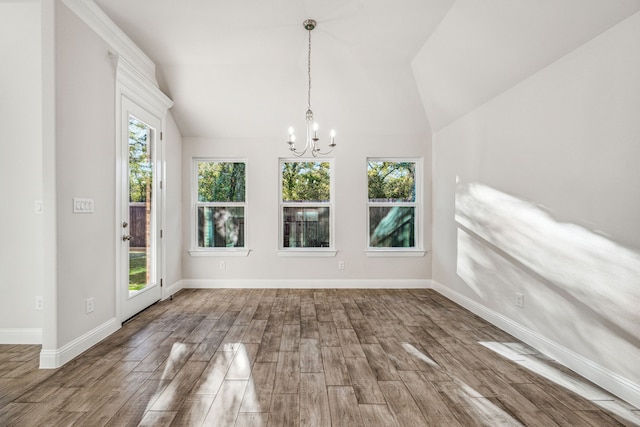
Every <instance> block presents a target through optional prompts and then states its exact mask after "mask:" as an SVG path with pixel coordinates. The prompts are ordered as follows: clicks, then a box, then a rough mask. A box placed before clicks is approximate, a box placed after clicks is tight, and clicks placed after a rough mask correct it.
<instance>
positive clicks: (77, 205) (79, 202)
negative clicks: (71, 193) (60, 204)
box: [73, 197, 93, 213]
mask: <svg viewBox="0 0 640 427" xmlns="http://www.w3.org/2000/svg"><path fill="white" fill-rule="evenodd" d="M73 213H93V199H81V198H80V197H74V198H73Z"/></svg>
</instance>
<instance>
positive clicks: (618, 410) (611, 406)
mask: <svg viewBox="0 0 640 427" xmlns="http://www.w3.org/2000/svg"><path fill="white" fill-rule="evenodd" d="M479 344H481V345H483V346H484V347H486V348H488V349H489V350H491V351H493V352H495V353H497V354H499V355H500V356H502V357H504V358H506V359H508V360H511V361H513V362H515V363H517V364H518V365H520V366H522V367H524V368H526V369H528V370H529V371H531V372H533V373H535V374H537V375H540V376H542V377H544V378H546V379H548V380H549V381H551V382H553V383H555V384H558V385H559V386H561V387H564V388H565V389H567V390H569V391H571V392H573V393H576V394H577V395H579V396H581V397H583V398H585V399H587V400H589V401H591V402H593V403H594V404H595V405H598V406H600V407H601V408H603V409H605V410H607V411H610V412H612V413H614V414H616V415H617V416H618V417H620V418H623V419H625V420H627V421H630V422H633V423H635V424H638V425H640V414H638V412H637V411H634V410H633V409H634V408H633V407H632V406H631V405H628V404H626V403H624V402H621V401H620V400H618V399H617V398H616V397H615V396H613V395H611V394H609V393H607V392H606V391H604V390H602V389H601V388H599V387H597V386H595V385H593V384H591V383H590V382H588V381H587V380H585V379H582V378H581V377H578V376H577V375H576V376H572V375H568V374H567V373H565V372H563V371H562V370H561V369H559V368H558V367H555V366H553V362H552V361H550V360H544V359H541V358H540V357H537V356H535V355H532V354H522V353H520V352H517V351H515V350H513V348H511V347H510V346H509V344H512V343H500V342H494V341H480V342H479Z"/></svg>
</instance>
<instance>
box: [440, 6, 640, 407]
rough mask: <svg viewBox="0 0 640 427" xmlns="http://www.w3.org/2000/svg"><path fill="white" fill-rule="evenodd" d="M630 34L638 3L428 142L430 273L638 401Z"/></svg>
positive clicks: (639, 249) (638, 206) (635, 126)
mask: <svg viewBox="0 0 640 427" xmlns="http://www.w3.org/2000/svg"><path fill="white" fill-rule="evenodd" d="M638 40H640V14H638V13H636V14H635V15H632V16H631V17H630V18H628V19H627V20H625V21H623V22H622V23H620V24H618V25H616V26H614V27H613V28H612V29H610V30H608V31H606V32H604V33H602V34H601V35H599V36H598V37H596V38H594V39H593V40H591V41H589V42H588V43H586V44H585V45H583V46H581V47H579V48H578V49H576V50H575V51H573V52H571V53H569V54H568V55H566V56H564V57H563V58H561V59H560V60H558V61H557V62H555V63H553V64H551V65H550V66H548V67H547V68H545V69H543V70H542V71H540V72H538V73H536V74H534V75H533V76H531V77H529V78H527V79H526V80H524V81H522V82H521V83H519V84H517V85H516V86H514V87H513V88H511V89H509V90H506V91H505V92H503V93H502V94H501V95H499V96H497V97H495V98H493V99H491V100H490V101H488V102H487V103H485V104H484V105H481V106H480V107H477V108H475V109H474V110H472V111H471V112H470V113H468V114H466V115H465V116H463V117H462V118H460V119H458V120H456V121H454V122H453V123H451V124H450V125H449V126H447V127H445V128H443V129H442V130H440V131H439V132H437V133H435V135H434V142H433V144H434V171H433V173H434V175H433V183H434V224H433V230H434V254H433V278H434V280H435V281H437V282H440V283H441V284H442V285H443V286H444V287H443V288H442V290H443V292H445V293H446V294H448V295H450V296H452V297H453V298H454V299H457V300H458V301H461V302H463V303H465V304H467V305H469V306H472V307H474V308H475V309H477V310H479V311H480V312H484V313H493V314H495V317H494V318H501V319H503V320H504V321H505V323H507V324H508V323H509V322H511V321H513V322H515V324H517V325H519V327H516V328H515V329H514V330H515V331H516V332H517V331H518V330H520V331H530V332H531V333H530V334H528V335H527V334H524V335H527V336H528V337H529V338H531V337H534V336H535V337H537V338H538V341H537V344H541V345H543V346H544V345H546V348H545V350H546V351H549V352H551V353H553V352H555V354H554V355H555V356H556V357H559V358H561V359H562V358H564V359H565V360H564V362H566V363H570V364H571V363H574V366H573V367H574V368H578V370H580V369H581V370H582V373H583V374H584V375H586V376H587V377H590V378H592V379H595V380H597V381H600V382H601V384H603V385H605V386H606V387H608V388H610V389H612V390H614V391H615V392H617V393H618V394H620V395H622V396H623V397H624V398H626V399H628V400H630V401H632V403H635V404H636V405H638V404H640V371H639V370H638V360H640V314H639V311H638V306H640V226H639V223H638V212H639V211H640V186H639V185H638V184H639V183H640V167H638V159H640V141H639V139H638V138H639V136H638V135H640V120H638V112H639V111H640V79H638V76H639V75H640V49H638ZM516 292H519V293H522V294H523V295H524V307H523V308H518V307H516V306H515V304H514V302H515V298H514V295H515V293H516ZM545 343H546V344H545ZM582 362H584V363H582ZM585 367H586V368H585Z"/></svg>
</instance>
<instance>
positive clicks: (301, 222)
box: [282, 207, 329, 248]
mask: <svg viewBox="0 0 640 427" xmlns="http://www.w3.org/2000/svg"><path fill="white" fill-rule="evenodd" d="M282 214H283V218H284V221H283V224H282V227H283V235H284V236H283V238H284V240H283V242H282V246H283V247H285V248H328V247H329V208H328V207H317V208H302V207H293V208H291V207H287V208H283V211H282Z"/></svg>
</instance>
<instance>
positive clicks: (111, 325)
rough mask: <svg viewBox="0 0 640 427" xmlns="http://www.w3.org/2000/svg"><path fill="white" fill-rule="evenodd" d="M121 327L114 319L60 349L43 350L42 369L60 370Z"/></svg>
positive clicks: (41, 355) (41, 357)
mask: <svg viewBox="0 0 640 427" xmlns="http://www.w3.org/2000/svg"><path fill="white" fill-rule="evenodd" d="M120 327H121V325H120V323H119V322H118V321H117V320H116V318H115V317H114V318H113V319H111V320H108V321H106V322H105V323H103V324H102V325H100V326H98V327H97V328H94V329H92V330H91V331H89V332H87V333H86V334H84V335H82V336H80V337H78V338H76V339H75V340H73V341H71V342H70V343H68V344H65V345H63V346H62V347H60V348H58V349H55V350H45V349H43V350H42V351H41V352H40V368H41V369H55V368H59V367H60V366H62V365H64V364H65V363H67V362H69V361H70V360H71V359H73V358H74V357H76V356H79V355H80V354H82V353H83V352H85V351H87V350H88V349H90V348H91V347H93V346H94V345H96V344H97V343H99V342H100V341H102V340H103V339H105V338H106V337H108V336H109V335H111V334H113V333H114V332H116V331H117V330H118V329H120Z"/></svg>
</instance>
